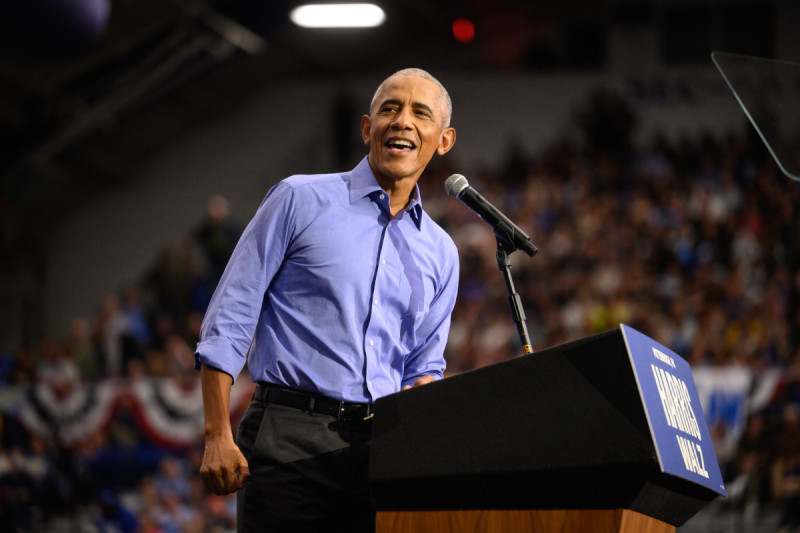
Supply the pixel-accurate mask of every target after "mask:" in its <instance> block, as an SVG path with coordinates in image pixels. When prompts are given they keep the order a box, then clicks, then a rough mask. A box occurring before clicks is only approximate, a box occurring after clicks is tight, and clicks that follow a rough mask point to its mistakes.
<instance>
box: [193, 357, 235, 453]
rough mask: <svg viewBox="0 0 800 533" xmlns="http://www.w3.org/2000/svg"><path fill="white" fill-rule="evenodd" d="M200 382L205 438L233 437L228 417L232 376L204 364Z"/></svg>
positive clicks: (201, 369)
mask: <svg viewBox="0 0 800 533" xmlns="http://www.w3.org/2000/svg"><path fill="white" fill-rule="evenodd" d="M200 383H201V385H202V390H203V411H204V415H205V428H204V431H205V437H206V439H214V438H229V437H230V438H233V434H232V430H231V418H230V402H231V387H232V386H233V378H231V376H230V375H228V374H226V373H225V372H222V371H220V370H217V369H215V368H212V367H210V366H208V365H205V364H204V365H202V366H201V368H200Z"/></svg>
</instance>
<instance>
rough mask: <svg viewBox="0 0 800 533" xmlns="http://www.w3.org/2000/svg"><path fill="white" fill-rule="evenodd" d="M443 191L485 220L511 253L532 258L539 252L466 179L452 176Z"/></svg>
mask: <svg viewBox="0 0 800 533" xmlns="http://www.w3.org/2000/svg"><path fill="white" fill-rule="evenodd" d="M444 189H445V190H446V191H447V194H449V195H450V196H453V197H454V198H458V199H459V200H461V201H462V202H463V203H464V205H466V206H467V207H469V208H470V209H471V210H472V211H473V212H474V213H475V214H477V215H478V216H479V217H481V218H482V219H483V220H485V221H486V222H487V223H488V224H489V225H490V226H491V227H492V228H493V229H494V234H495V235H496V236H497V238H498V239H500V240H501V241H503V243H504V244H505V245H506V246H509V247H511V252H513V251H515V250H522V251H523V252H525V253H526V254H528V255H529V256H531V257H533V256H534V255H536V252H538V251H539V250H538V249H537V248H536V246H534V245H533V243H532V242H531V238H530V237H528V236H527V235H526V234H525V232H524V231H522V230H521V229H519V226H517V225H516V224H514V223H513V222H511V220H509V219H508V217H506V216H505V215H504V214H503V213H501V212H500V211H499V210H498V209H497V208H496V207H495V206H493V205H492V204H490V203H489V201H488V200H487V199H486V198H484V197H483V196H481V195H480V193H479V192H478V191H476V190H475V189H473V188H472V187H470V186H469V182H468V181H467V178H465V177H464V176H462V175H461V174H453V175H452V176H450V177H449V178H447V181H445V182H444ZM509 253H510V252H509Z"/></svg>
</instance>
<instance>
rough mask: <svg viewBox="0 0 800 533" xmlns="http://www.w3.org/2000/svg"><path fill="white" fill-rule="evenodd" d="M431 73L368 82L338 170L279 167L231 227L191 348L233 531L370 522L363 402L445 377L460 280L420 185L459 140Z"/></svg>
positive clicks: (370, 525)
mask: <svg viewBox="0 0 800 533" xmlns="http://www.w3.org/2000/svg"><path fill="white" fill-rule="evenodd" d="M451 114H452V104H451V101H450V97H449V95H448V93H447V91H446V90H445V88H444V87H443V86H442V85H441V83H439V82H438V81H437V80H436V78H434V77H433V76H431V75H430V74H429V73H427V72H425V71H422V70H419V69H406V70H402V71H399V72H397V73H395V74H393V75H391V76H390V77H388V78H387V79H386V80H384V81H383V83H382V84H381V85H380V86H379V87H378V89H377V91H376V92H375V95H374V97H373V99H372V102H371V105H370V110H369V114H368V115H365V116H364V117H362V119H361V133H362V138H363V140H364V143H365V144H366V145H367V146H368V147H369V153H368V155H367V157H365V158H364V159H363V160H362V161H361V162H360V163H359V164H358V165H357V166H356V168H355V169H353V170H351V171H349V172H341V173H333V174H321V175H296V176H291V177H289V178H287V179H285V180H283V181H281V182H280V183H278V184H277V185H276V186H275V187H273V188H272V189H271V190H270V191H269V193H268V194H267V196H266V198H265V199H264V200H263V202H262V204H261V206H260V207H259V209H258V211H257V213H256V214H255V216H254V218H253V219H252V221H251V222H250V224H249V225H248V227H247V229H246V230H245V232H244V234H243V235H242V237H241V239H240V241H239V243H238V245H237V247H236V249H235V251H234V252H233V255H232V256H231V259H230V262H229V263H228V265H227V268H226V269H225V273H224V274H223V276H222V279H221V281H220V283H219V286H218V288H217V290H216V291H215V294H214V296H213V298H212V301H211V304H210V306H209V308H208V311H207V313H206V315H205V320H204V323H203V327H202V331H201V339H200V342H199V343H198V346H197V350H196V353H195V359H196V366H197V368H198V369H200V371H201V380H202V387H203V404H204V409H205V454H204V457H203V464H202V467H201V474H202V476H203V478H204V480H205V481H206V484H207V485H208V486H209V488H210V489H212V490H213V491H214V492H216V493H219V494H226V493H231V492H234V491H238V494H237V515H238V529H239V531H240V532H251V531H259V532H265V531H372V530H374V528H375V512H374V509H373V507H372V505H371V502H370V497H369V490H368V485H367V467H368V463H369V447H370V438H371V426H370V424H371V410H372V404H373V402H374V401H375V400H376V399H377V398H379V397H382V396H385V395H387V394H390V393H393V392H397V391H399V390H400V389H402V388H408V387H411V386H414V385H420V384H424V383H428V382H430V381H433V380H435V379H438V378H441V377H442V373H443V371H444V367H445V362H444V357H443V353H444V348H445V343H446V340H447V334H448V330H449V326H450V314H451V312H452V309H453V306H454V304H455V299H456V292H457V285H458V254H457V250H456V247H455V244H454V243H453V241H452V240H451V239H450V237H449V236H448V235H447V234H446V233H445V232H444V230H443V229H442V228H440V227H439V226H438V225H437V224H436V223H435V222H434V221H433V220H432V219H431V218H430V217H429V216H428V215H427V214H426V213H425V212H424V211H423V210H422V204H421V198H420V192H419V188H418V187H417V181H418V180H419V179H420V177H421V175H422V173H423V171H424V170H425V168H426V166H427V165H428V163H429V162H430V160H431V158H432V157H433V155H434V154H435V153H436V154H439V155H444V154H445V153H447V152H448V151H449V150H450V148H451V147H452V146H453V143H454V142H455V137H456V134H455V130H454V129H453V128H452V127H450V116H451ZM245 362H247V363H248V367H249V372H250V376H251V378H252V380H253V381H254V382H256V384H257V387H256V391H255V394H254V397H253V401H252V402H251V404H250V406H249V407H248V409H247V412H246V413H245V415H244V417H243V419H242V421H241V423H240V425H239V429H238V431H237V436H236V440H235V443H234V438H233V436H232V430H231V424H230V417H229V401H230V400H229V398H230V390H231V385H232V383H233V380H234V377H235V376H237V375H238V374H239V372H240V371H241V369H242V368H243V367H244V364H245Z"/></svg>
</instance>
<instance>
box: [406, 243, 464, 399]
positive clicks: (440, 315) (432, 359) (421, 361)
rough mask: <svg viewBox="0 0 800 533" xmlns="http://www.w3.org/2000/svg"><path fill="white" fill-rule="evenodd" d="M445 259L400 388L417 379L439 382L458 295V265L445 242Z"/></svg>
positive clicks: (451, 248)
mask: <svg viewBox="0 0 800 533" xmlns="http://www.w3.org/2000/svg"><path fill="white" fill-rule="evenodd" d="M444 248H445V250H446V255H445V257H446V260H445V261H444V266H443V269H442V273H441V276H440V278H439V280H440V283H441V287H440V290H439V291H437V294H436V297H435V298H434V299H433V301H432V302H431V306H430V310H429V312H428V315H427V317H426V320H425V322H424V323H423V324H422V325H421V327H420V331H419V335H418V337H419V338H421V339H422V342H421V343H420V344H419V345H418V346H417V347H416V348H415V349H414V350H413V351H412V352H411V353H410V354H408V355H407V356H406V360H405V367H404V371H403V381H402V386H403V387H405V386H406V385H413V384H414V381H416V380H417V379H418V378H419V377H420V376H424V375H428V376H432V377H433V378H435V379H441V378H442V376H443V373H444V369H445V366H446V364H445V359H444V350H445V347H446V345H447V336H448V333H449V331H450V317H451V313H452V311H453V307H454V305H455V301H456V296H457V294H458V278H459V263H458V251H457V249H456V246H455V244H453V242H452V241H450V240H448V241H447V242H446V243H445V247H444Z"/></svg>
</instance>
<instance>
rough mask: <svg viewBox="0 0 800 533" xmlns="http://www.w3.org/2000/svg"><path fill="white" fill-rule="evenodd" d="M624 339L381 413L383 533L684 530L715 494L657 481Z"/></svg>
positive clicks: (605, 339) (374, 465)
mask: <svg viewBox="0 0 800 533" xmlns="http://www.w3.org/2000/svg"><path fill="white" fill-rule="evenodd" d="M624 337H625V336H624V334H623V331H622V330H621V329H615V330H611V331H608V332H605V333H601V334H598V335H594V336H592V337H587V338H585V339H581V340H578V341H574V342H570V343H567V344H564V345H561V346H557V347H555V348H551V349H548V350H544V351H541V352H538V353H535V354H532V355H527V356H524V357H520V358H517V359H513V360H509V361H506V362H503V363H498V364H495V365H491V366H487V367H484V368H481V369H478V370H473V371H470V372H466V373H463V374H460V375H457V376H453V377H449V378H447V379H444V380H441V381H439V382H436V383H432V384H429V385H425V386H423V387H417V388H414V389H411V390H408V391H404V392H400V393H397V394H393V395H390V396H387V397H384V398H381V399H380V400H378V402H377V403H376V406H375V419H374V429H373V450H372V458H371V463H370V480H371V483H372V489H373V495H374V498H375V501H376V503H377V506H378V509H379V518H378V530H379V531H383V532H387V531H401V530H402V531H493V530H498V531H499V530H503V529H505V530H507V531H509V530H514V531H537V532H538V531H582V530H583V531H653V532H656V531H659V532H660V531H674V526H679V525H682V524H683V523H684V522H686V520H688V519H689V518H690V517H691V516H693V515H694V514H695V513H696V512H697V511H699V510H700V509H701V508H702V507H703V506H705V505H706V504H707V503H708V502H710V501H711V500H713V499H714V498H715V497H716V496H718V492H719V491H718V492H715V491H713V490H710V489H709V488H708V487H705V486H703V485H702V484H698V483H695V482H692V481H690V480H687V479H683V478H680V477H676V476H673V475H670V474H666V473H664V472H663V471H662V469H661V468H660V466H659V459H658V455H657V450H656V445H655V443H654V439H653V437H652V436H651V431H650V428H649V426H648V416H653V415H648V413H647V411H646V406H645V405H644V403H643V401H642V398H641V394H640V388H639V387H638V386H637V376H636V373H635V372H634V368H633V365H632V363H631V361H632V359H631V357H630V356H629V353H628V346H627V345H626V340H625V338H624ZM654 351H657V350H654ZM687 367H688V365H687ZM639 379H641V378H639ZM691 386H692V387H693V386H694V385H693V382H692V383H691ZM700 417H701V418H702V412H701V413H700ZM702 424H703V427H704V428H705V425H704V422H703V423H702ZM705 431H706V434H707V429H705ZM711 459H712V460H713V461H714V465H713V466H714V467H715V468H717V472H718V467H717V465H716V460H715V459H714V458H713V457H712V458H711ZM722 493H724V490H722ZM487 511H491V513H492V514H491V516H490V515H487V514H486V512H487ZM534 511H535V512H534ZM537 513H538V514H537ZM492 517H493V518H492ZM509 520H511V521H512V522H509ZM632 520H633V522H632ZM470 521H471V522H470ZM586 521H588V522H589V523H591V524H592V526H591V527H589V528H588V529H586V528H585V526H581V525H580V524H581V523H584V522H586ZM466 522H470V524H467V523H466ZM605 522H607V523H608V524H609V525H608V527H605V528H602V529H601V528H600V524H601V523H605ZM489 523H495V524H499V525H496V526H487V525H486V524H489ZM512 523H514V524H516V525H513V526H512V525H509V524H512ZM551 523H555V524H556V525H552V524H551ZM625 523H628V524H634V525H628V526H625ZM414 524H416V525H414ZM459 524H460V525H459ZM480 524H483V526H481V525H480ZM504 524H505V525H504ZM520 524H523V525H520ZM525 524H530V525H525ZM537 524H538V525H537ZM548 524H551V525H548ZM565 524H566V525H565ZM569 524H573V525H572V526H570V525H569ZM665 528H666V529H665Z"/></svg>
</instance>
